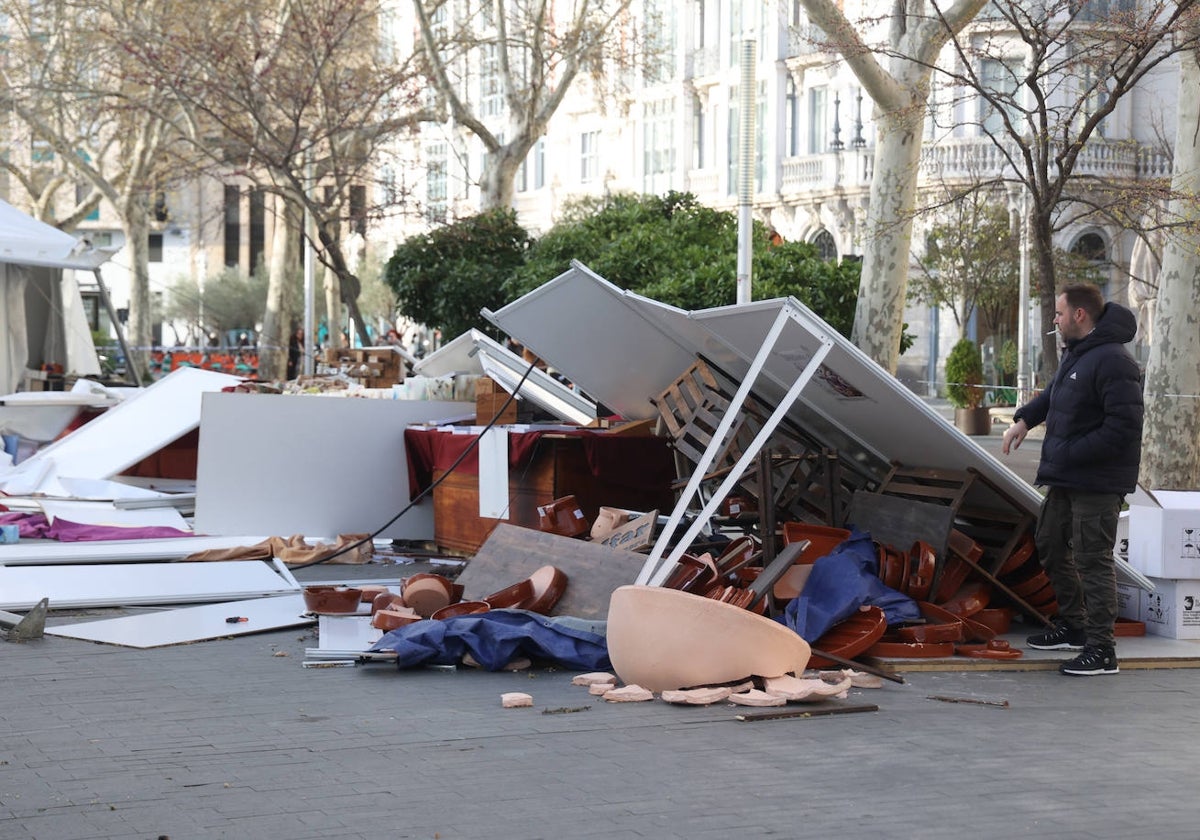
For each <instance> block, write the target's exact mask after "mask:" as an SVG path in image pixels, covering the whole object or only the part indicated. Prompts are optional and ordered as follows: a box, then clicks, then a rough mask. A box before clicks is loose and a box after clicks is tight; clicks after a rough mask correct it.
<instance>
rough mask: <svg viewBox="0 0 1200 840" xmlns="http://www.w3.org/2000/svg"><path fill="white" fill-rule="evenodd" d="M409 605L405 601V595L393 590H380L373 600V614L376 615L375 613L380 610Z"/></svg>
mask: <svg viewBox="0 0 1200 840" xmlns="http://www.w3.org/2000/svg"><path fill="white" fill-rule="evenodd" d="M407 606H408V604H406V603H404V597H403V596H401V595H397V594H396V593H395V592H391V591H389V592H380V593H379V594H378V595H376V596H375V600H373V601H372V602H371V615H375V613H377V612H379V611H380V610H390V609H394V608H396V607H407Z"/></svg>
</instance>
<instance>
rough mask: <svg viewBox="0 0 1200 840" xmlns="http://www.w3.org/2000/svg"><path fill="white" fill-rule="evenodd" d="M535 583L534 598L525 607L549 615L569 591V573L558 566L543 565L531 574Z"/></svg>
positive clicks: (531, 581)
mask: <svg viewBox="0 0 1200 840" xmlns="http://www.w3.org/2000/svg"><path fill="white" fill-rule="evenodd" d="M529 582H530V583H532V584H533V600H532V601H530V602H529V605H528V606H527V607H525V609H527V610H529V611H530V612H535V613H541V614H542V615H549V614H550V610H552V609H554V605H555V604H557V603H558V599H559V598H561V597H562V596H563V593H564V592H566V591H567V575H566V572H564V571H562V570H561V569H559V568H558V567H556V566H542V567H541V568H540V569H538V570H537V571H536V572H534V573H533V574H531V575H530V576H529Z"/></svg>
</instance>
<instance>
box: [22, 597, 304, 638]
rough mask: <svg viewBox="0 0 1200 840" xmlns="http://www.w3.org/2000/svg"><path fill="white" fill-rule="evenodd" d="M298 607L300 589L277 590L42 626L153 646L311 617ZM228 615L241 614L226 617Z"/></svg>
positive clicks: (69, 634) (51, 632) (54, 632)
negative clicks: (294, 592) (240, 598)
mask: <svg viewBox="0 0 1200 840" xmlns="http://www.w3.org/2000/svg"><path fill="white" fill-rule="evenodd" d="M303 613H304V596H303V595H278V596H273V597H269V598H253V599H249V600H245V601H227V602H222V603H219V604H205V605H204V606H200V607H182V608H180V609H177V610H159V611H157V612H151V613H143V614H141V615H126V616H121V617H120V618H107V619H104V620H102V621H85V622H79V623H77V624H65V625H62V626H60V627H47V628H46V635H47V636H62V637H64V638H68V639H85V640H87V641H92V642H103V643H104V644H109V645H122V646H123V647H132V648H154V647H163V646H165V645H180V644H186V643H188V642H199V641H203V640H205V639H219V638H223V637H225V636H244V635H246V634H247V633H261V632H263V631H265V630H282V629H284V628H286V627H302V626H304V625H307V624H312V623H313V622H314V621H315V619H314V618H313V617H312V616H308V615H304V614H303ZM231 617H237V618H244V619H246V620H245V621H237V622H233V623H230V622H228V621H226V619H228V618H231Z"/></svg>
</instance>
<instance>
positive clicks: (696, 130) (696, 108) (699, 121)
mask: <svg viewBox="0 0 1200 840" xmlns="http://www.w3.org/2000/svg"><path fill="white" fill-rule="evenodd" d="M705 130H706V125H705V119H704V104H703V103H702V102H701V101H700V97H698V96H695V97H692V169H703V168H704V166H705V164H707V162H708V161H707V160H706V159H705V158H706V157H707V156H706V154H705V152H706V151H707V150H706V148H705V144H704V132H705Z"/></svg>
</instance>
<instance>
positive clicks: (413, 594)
mask: <svg viewBox="0 0 1200 840" xmlns="http://www.w3.org/2000/svg"><path fill="white" fill-rule="evenodd" d="M452 593H453V585H452V584H451V583H450V581H448V580H447V579H446V578H444V577H442V576H441V575H430V574H420V575H413V576H412V577H410V578H407V579H406V580H405V581H404V592H403V593H402V594H403V595H404V602H405V603H406V604H408V606H410V607H411V608H412V609H414V610H416V611H417V614H418V615H420V616H421V617H422V618H429V617H430V616H431V615H433V614H434V613H435V612H436V611H437V610H440V609H441V608H442V607H444V606H446V605H448V604H449V603H450V599H451V596H452Z"/></svg>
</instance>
